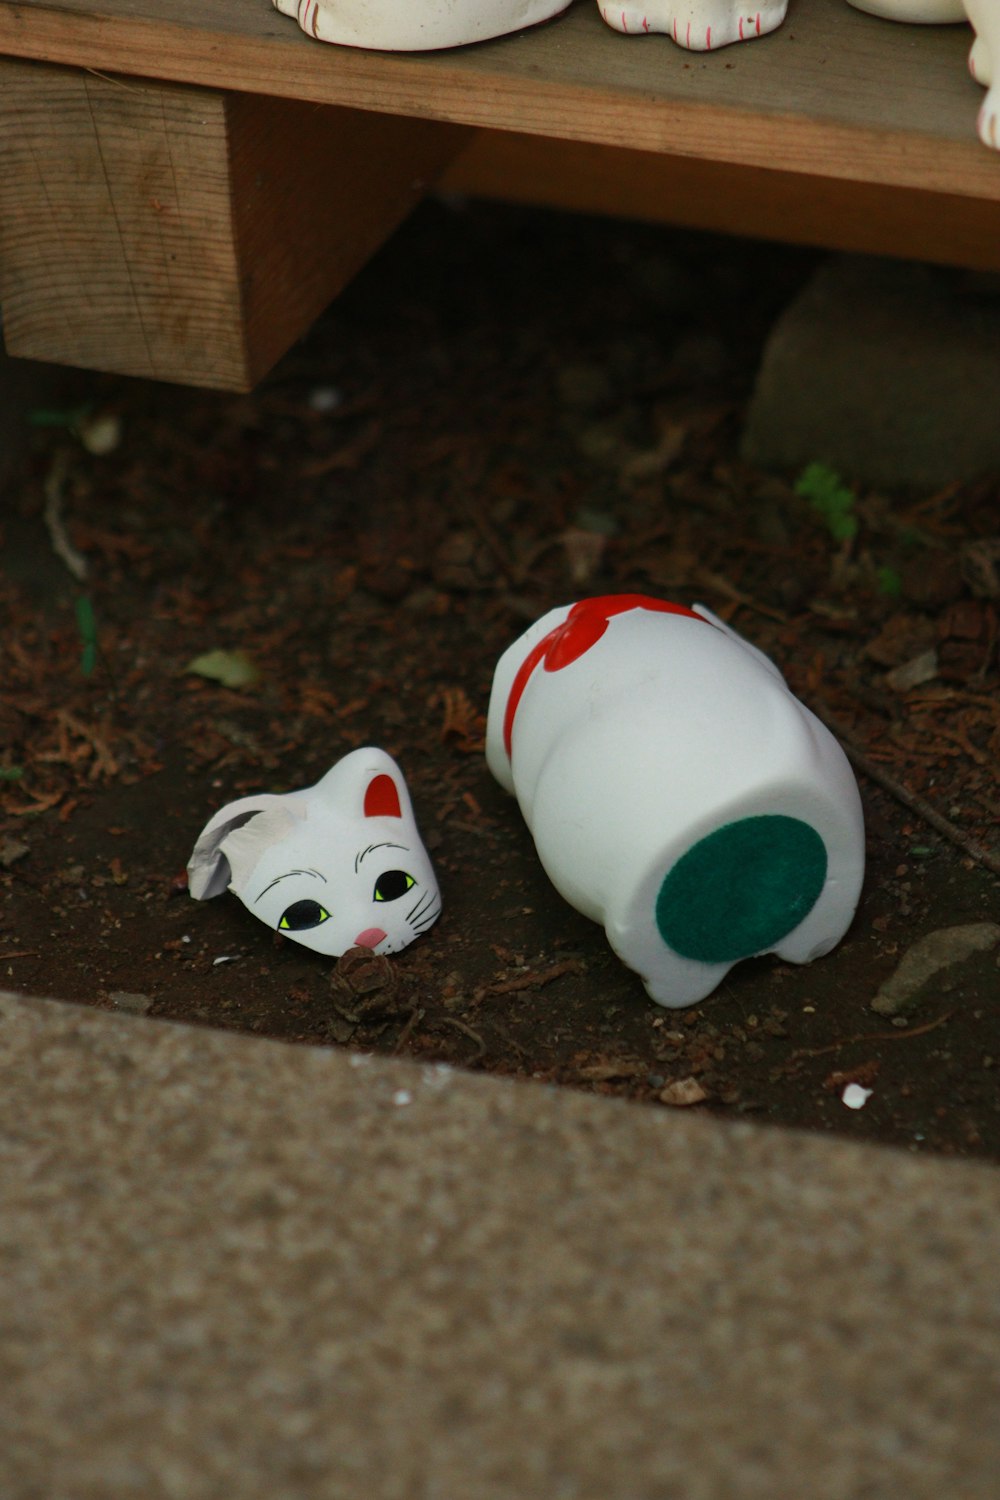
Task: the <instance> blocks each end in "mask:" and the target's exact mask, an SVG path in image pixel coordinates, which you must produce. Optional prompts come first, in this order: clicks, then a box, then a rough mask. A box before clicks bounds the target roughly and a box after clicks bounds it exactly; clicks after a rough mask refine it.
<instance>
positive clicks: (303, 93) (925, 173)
mask: <svg viewBox="0 0 1000 1500" xmlns="http://www.w3.org/2000/svg"><path fill="white" fill-rule="evenodd" d="M970 38H971V32H970V31H969V29H968V28H967V27H964V26H945V27H940V26H933V27H921V26H901V25H897V24H894V23H892V22H887V21H882V20H878V19H877V18H875V17H872V16H867V15H864V14H862V13H861V12H859V11H856V10H854V9H852V8H851V7H850V6H848V5H847V4H846V3H845V0H791V4H790V6H789V13H788V17H787V19H786V21H785V24H784V25H783V26H782V27H781V28H780V29H779V30H778V31H776V32H774V33H772V35H770V36H767V37H763V38H761V39H760V40H757V41H754V42H751V43H748V44H744V45H742V46H737V47H730V48H727V49H724V50H723V51H721V52H717V53H712V54H710V55H705V54H699V53H689V52H685V51H683V50H682V49H681V48H678V47H675V46H674V45H673V44H672V43H671V42H670V41H669V40H668V39H667V38H666V37H662V36H650V37H643V38H634V39H633V38H627V37H623V36H621V35H619V34H618V33H617V32H614V31H612V30H611V29H610V28H609V27H607V26H605V25H604V23H603V22H602V20H601V19H600V16H599V15H598V13H597V7H596V5H595V4H594V0H575V3H574V4H573V5H572V6H571V7H570V9H569V10H568V11H567V12H565V13H564V14H563V15H562V16H560V17H558V18H557V19H556V20H554V21H552V22H550V23H548V24H547V25H544V26H539V27H536V28H534V29H533V30H530V31H525V32H522V33H519V34H516V35H513V36H509V37H503V38H500V39H499V40H497V41H495V42H486V43H480V44H479V45H478V46H475V47H467V48H459V49H455V50H453V51H448V52H437V53H410V54H405V55H400V54H392V53H375V52H364V51H360V50H357V49H354V48H347V47H331V46H327V45H323V44H320V43H317V42H314V41H311V40H309V39H308V38H307V37H305V36H304V35H303V34H302V32H301V31H300V30H299V29H298V27H297V26H296V25H295V23H294V22H293V21H292V20H290V19H289V18H288V17H286V16H282V15H280V14H279V13H278V12H277V11H275V10H273V9H272V7H271V5H270V4H269V0H99V3H96V4H95V3H94V0H0V52H6V53H9V54H10V55H12V56H17V57H31V58H40V59H45V60H48V61H50V62H61V63H69V64H72V65H74V66H78V67H84V68H96V69H100V70H102V71H104V72H109V73H132V74H137V75H139V76H142V77H148V78H162V79H170V80H172V81H175V82H183V83H193V84H200V85H203V86H207V87H211V88H225V89H234V90H237V91H239V92H243V93H252V94H269V95H272V96H275V97H278V98H285V99H300V100H308V101H311V102H313V103H317V104H340V105H347V106H349V107H351V108H352V109H362V110H376V111H379V112H385V113H389V114H394V115H414V116H420V117H424V118H428V119H436V120H448V121H452V122H455V123H459V124H463V125H475V126H478V127H482V128H485V129H499V130H508V131H517V132H521V133H524V134H528V135H540V136H546V137H551V138H555V139H562V140H577V141H588V142H592V143H594V144H599V145H606V146H617V147H624V148H628V149H632V150H638V151H654V152H665V153H668V154H671V155H680V156H691V157H698V158H702V159H706V160H711V161H719V162H728V163H733V164H739V165H745V166H758V167H767V168H780V169H781V170H783V171H790V172H804V173H809V174H814V175H817V176H820V177H835V178H844V179H847V180H850V181H855V182H874V183H881V184H886V185H895V186H902V187H914V188H918V189H921V190H923V191H939V192H947V193H950V194H957V195H967V196H970V197H985V198H990V199H995V198H997V197H1000V157H997V156H995V155H993V154H992V153H991V152H989V151H987V150H986V149H985V148H984V147H983V146H982V145H981V144H980V143H979V141H978V140H977V139H976V136H975V118H976V113H977V111H978V108H979V104H980V102H981V100H982V91H981V90H980V89H979V88H978V87H977V86H976V84H975V83H973V81H972V80H971V79H970V78H969V77H968V74H967V69H966V54H967V52H968V48H969V43H970Z"/></svg>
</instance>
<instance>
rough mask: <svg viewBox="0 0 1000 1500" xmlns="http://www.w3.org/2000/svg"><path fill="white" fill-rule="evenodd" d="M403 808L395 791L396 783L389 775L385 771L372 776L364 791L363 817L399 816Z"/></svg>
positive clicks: (401, 814)
mask: <svg viewBox="0 0 1000 1500" xmlns="http://www.w3.org/2000/svg"><path fill="white" fill-rule="evenodd" d="M402 816H403V810H402V808H401V807H400V805H399V793H398V792H397V791H396V783H395V782H394V781H393V779H392V777H391V776H386V775H385V773H384V772H383V774H382V775H381V776H374V777H373V778H372V779H371V781H369V783H368V790H367V791H366V792H365V817H366V818H401V817H402Z"/></svg>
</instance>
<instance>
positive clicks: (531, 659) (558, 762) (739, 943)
mask: <svg viewBox="0 0 1000 1500" xmlns="http://www.w3.org/2000/svg"><path fill="white" fill-rule="evenodd" d="M486 754H487V761H488V764H489V767H490V769H491V770H492V772H493V774H494V776H495V777H496V778H497V780H498V781H499V782H500V784H501V785H502V786H504V787H505V788H506V789H507V790H508V791H509V792H512V793H513V794H514V795H515V796H516V798H517V800H518V803H519V804H520V807H521V811H522V813H523V815H524V818H525V821H526V823H527V825H528V827H529V829H530V830H531V832H532V834H533V836H534V840H535V845H536V848H537V851H538V855H539V858H540V859H541V862H542V865H543V866H544V868H545V870H546V872H547V873H548V875H549V877H550V879H551V880H552V882H553V884H554V885H555V886H556V888H557V889H558V890H559V891H560V893H561V894H562V895H563V896H564V897H565V898H566V899H567V900H568V901H569V902H570V903H571V904H572V905H573V906H575V907H576V908H577V909H578V910H579V911H581V912H583V913H584V914H585V915H586V916H588V917H591V918H593V919H594V920H595V921H597V922H601V923H603V925H604V927H605V929H606V932H607V936H608V939H609V941H610V943H611V946H612V948H613V949H614V950H615V952H616V953H617V954H618V955H619V957H620V958H621V959H622V960H623V961H624V962H625V963H626V964H627V965H628V966H629V967H630V968H632V969H635V970H636V971H637V972H638V973H639V975H640V976H641V977H642V979H643V980H644V982H645V985H646V989H647V991H648V993H649V994H650V996H651V997H652V998H653V999H654V1000H656V1001H658V1002H659V1003H660V1004H662V1005H667V1006H682V1005H689V1004H692V1003H694V1002H695V1001H697V1000H701V999H703V998H704V997H705V996H706V995H708V994H710V993H711V991H712V990H713V989H715V987H716V986H717V985H718V983H719V982H720V980H721V979H722V978H723V977H724V975H725V974H726V973H728V971H729V969H730V968H731V967H732V966H733V964H735V963H737V962H738V961H739V960H741V959H743V958H749V957H751V956H753V955H756V954H761V953H770V952H773V953H777V954H778V955H779V956H780V957H781V958H783V959H786V960H788V961H790V962H792V963H808V962H809V961H810V960H811V959H814V958H817V957H819V956H820V955H821V954H823V953H826V952H828V951H829V950H830V949H831V948H832V947H833V946H834V945H835V944H836V943H837V942H838V941H839V940H840V938H841V937H842V936H843V934H844V933H845V932H846V930H847V928H848V926H849V924H850V922H851V919H852V917H853V915H854V911H855V907H856V905H857V901H858V897H859V894H860V890H861V883H862V877H863V873H864V823H863V818H862V812H861V801H860V797H859V795H858V789H857V784H856V782H855V780H854V776H853V773H852V771H851V768H850V765H849V764H848V761H847V758H846V756H845V755H844V752H843V750H842V749H841V747H840V745H839V744H838V743H837V741H836V740H835V739H834V737H833V735H832V734H831V733H830V732H829V730H828V729H827V728H826V727H825V726H824V725H823V724H822V723H821V722H820V721H819V720H818V719H817V718H816V717H815V716H814V715H813V714H812V713H811V712H810V711H809V710H808V709H807V708H806V707H805V706H804V705H803V704H802V703H800V702H799V701H798V700H797V699H796V698H795V697H794V696H793V694H792V693H791V692H790V690H789V688H788V687H787V685H786V683H785V681H784V678H783V677H782V676H781V674H780V672H779V671H778V669H777V667H775V666H774V664H773V663H772V662H771V661H770V660H769V659H768V658H767V657H766V656H765V655H764V654H763V653H762V652H760V651H758V650H757V649H756V648H755V647H753V646H751V645H750V644H749V643H748V642H746V641H744V640H743V639H742V638H741V637H740V636H738V635H737V634H736V633H735V632H734V631H733V630H731V629H730V628H729V627H728V626H727V625H724V624H723V623H722V621H720V620H717V619H716V618H715V617H714V616H713V615H711V614H710V613H709V611H707V610H705V609H703V608H702V607H701V606H697V607H696V608H695V609H687V608H685V607H682V606H679V605H674V604H668V603H666V602H665V601H662V600H658V599H651V598H647V597H645V596H643V595H631V594H629V595H611V596H608V597H606V598H599V599H587V600H582V601H580V602H578V603H576V604H573V605H567V606H564V607H562V608H559V609H554V610H552V611H551V612H550V613H548V614H546V615H545V616H544V617H543V618H542V619H541V620H539V621H537V622H536V624H535V625H533V626H532V627H531V628H530V629H529V630H528V631H527V632H526V633H525V634H524V635H522V636H521V638H520V639H519V640H517V641H515V642H514V644H513V645H511V646H510V647H509V648H508V649H507V651H505V652H504V654H503V656H502V657H501V658H500V661H499V662H498V664H497V667H496V671H495V675H494V680H493V689H492V693H491V697H490V705H489V714H488V718H487V734H486Z"/></svg>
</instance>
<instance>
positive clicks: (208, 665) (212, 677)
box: [184, 651, 260, 689]
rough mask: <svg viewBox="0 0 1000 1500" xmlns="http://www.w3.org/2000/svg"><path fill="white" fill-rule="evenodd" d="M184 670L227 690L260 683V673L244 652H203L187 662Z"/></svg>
mask: <svg viewBox="0 0 1000 1500" xmlns="http://www.w3.org/2000/svg"><path fill="white" fill-rule="evenodd" d="M184 670H185V672H188V673H190V674H191V675H192V676H194V677H207V678H208V679H209V681H211V682H221V684H222V686H223V687H227V688H235V689H238V688H246V687H253V685H254V683H255V682H259V681H260V673H259V672H258V670H257V668H256V666H255V665H254V663H253V662H252V661H251V660H250V657H249V656H248V655H247V653H246V652H245V651H205V652H203V653H202V655H201V656H196V657H195V658H194V660H193V661H189V662H188V664H187V666H186V667H185V668H184Z"/></svg>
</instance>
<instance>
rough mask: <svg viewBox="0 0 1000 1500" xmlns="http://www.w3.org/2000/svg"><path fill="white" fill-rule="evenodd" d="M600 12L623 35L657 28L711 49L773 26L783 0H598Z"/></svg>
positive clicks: (685, 43)
mask: <svg viewBox="0 0 1000 1500" xmlns="http://www.w3.org/2000/svg"><path fill="white" fill-rule="evenodd" d="M598 8H599V10H600V12H601V15H602V17H603V18H604V20H605V21H606V22H607V24H608V25H609V26H612V27H613V28H614V29H615V31H622V32H624V33H625V34H626V35H628V36H648V35H649V34H650V33H651V32H662V33H665V34H666V35H667V36H669V37H671V38H672V40H673V41H675V42H676V43H677V45H678V46H679V47H685V48H687V50H688V51H690V52H714V51H716V50H717V49H718V48H719V47H728V46H730V45H731V44H732V43H733V42H749V41H751V40H752V39H753V38H754V37H757V36H764V35H766V33H767V32H769V31H775V30H777V28H778V27H779V26H780V25H781V23H782V21H783V20H784V19H785V12H786V11H787V10H788V0H759V3H758V4H757V5H753V6H748V5H743V4H741V3H740V0H648V3H644V0H628V3H627V4H626V3H622V0H618V3H617V4H615V3H612V0H598Z"/></svg>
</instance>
